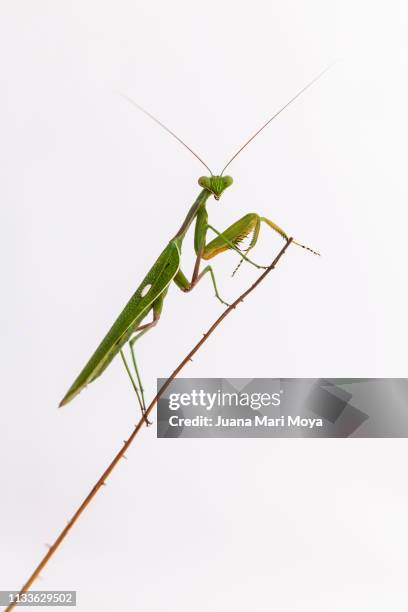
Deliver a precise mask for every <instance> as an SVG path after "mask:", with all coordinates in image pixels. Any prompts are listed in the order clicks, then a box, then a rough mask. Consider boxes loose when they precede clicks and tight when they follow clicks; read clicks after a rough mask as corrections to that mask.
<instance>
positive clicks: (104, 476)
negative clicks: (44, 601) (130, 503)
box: [5, 238, 293, 612]
mask: <svg viewBox="0 0 408 612" xmlns="http://www.w3.org/2000/svg"><path fill="white" fill-rule="evenodd" d="M291 242H293V238H289V239H288V241H287V242H286V243H285V245H284V246H283V248H282V249H281V250H280V251H279V253H278V255H277V256H276V257H275V259H274V260H273V262H272V263H271V265H270V266H269V267H268V268H267V269H266V270H265V271H264V272H263V273H262V274H261V275H260V276H259V278H258V279H257V280H256V281H255V282H254V283H253V285H251V286H250V287H249V289H247V290H246V291H244V293H242V294H241V295H240V296H239V297H238V298H237V299H236V300H235V302H233V303H232V304H230V306H228V308H226V309H225V310H224V312H223V313H222V314H221V315H220V316H219V317H218V319H217V320H216V321H215V322H214V323H213V324H212V325H211V327H210V328H209V330H208V331H207V332H206V333H205V334H204V335H203V337H202V338H201V340H200V341H199V342H197V344H196V345H195V346H194V348H193V349H192V350H191V351H190V352H189V354H188V355H187V356H186V357H185V358H184V359H183V361H182V362H181V363H180V364H179V365H178V366H177V368H176V369H175V370H174V372H173V373H172V374H171V376H169V378H168V379H167V380H166V382H165V383H164V384H163V386H162V387H161V389H160V390H159V391H158V393H157V395H156V396H155V397H154V399H153V400H152V401H151V403H150V405H149V406H148V408H147V410H146V412H145V413H144V415H143V416H142V418H141V419H140V421H139V422H138V423H137V425H136V426H135V428H134V430H133V432H132V433H131V435H130V437H129V438H128V439H127V440H125V441H124V443H123V446H122V447H121V449H120V450H119V452H118V453H117V454H116V455H115V457H114V459H113V460H112V462H111V463H110V464H109V466H108V467H107V468H106V470H105V471H104V472H103V474H102V476H101V477H100V478H99V480H98V481H97V483H96V484H95V486H94V487H93V488H92V489H91V491H90V492H89V493H88V495H87V496H86V497H85V499H84V501H83V502H82V504H81V505H80V506H79V508H78V509H77V511H76V512H75V513H74V514H73V516H72V518H71V519H70V521H69V522H68V523H67V525H66V526H65V527H64V529H63V530H62V531H61V533H60V534H59V536H58V537H57V539H56V540H55V542H54V543H53V544H52V545H51V546H50V547H49V549H48V551H47V553H46V555H45V556H44V557H43V558H42V560H41V561H40V563H39V564H38V565H37V567H36V568H35V570H34V571H33V573H32V574H31V576H30V577H29V579H28V580H27V582H26V583H25V584H24V585H23V586H22V587H21V590H20V592H19V594H20V595H22V594H23V593H26V592H27V591H28V589H29V588H30V587H31V585H32V584H33V582H34V581H35V580H36V579H37V578H38V577H39V575H40V573H41V571H42V570H43V569H44V567H45V566H46V565H47V563H48V561H49V560H50V559H51V557H52V556H53V554H54V553H55V551H56V550H57V548H59V546H60V545H61V544H62V542H63V541H64V539H65V538H66V536H67V535H68V533H69V531H70V530H71V528H72V527H73V526H74V525H75V523H76V522H77V520H78V519H79V517H80V516H81V514H82V513H83V511H84V510H85V508H86V507H87V506H88V505H89V504H90V503H91V501H92V500H93V498H94V497H95V495H96V494H97V492H98V491H99V489H100V488H101V487H102V486H103V485H104V484H105V480H106V479H107V478H108V476H110V474H111V473H112V472H113V470H114V469H115V467H116V465H117V464H118V463H119V461H120V459H122V458H123V457H124V455H125V453H126V451H127V450H128V448H129V446H130V445H131V444H132V442H133V440H134V439H135V438H136V436H137V434H138V433H139V431H140V430H141V429H142V427H143V425H146V419H147V417H148V416H149V414H150V413H151V412H152V410H153V408H154V407H155V405H156V403H157V401H158V400H159V398H160V397H161V396H162V395H163V393H164V392H165V391H166V389H167V388H168V387H169V385H170V384H171V383H172V381H173V380H174V379H175V378H176V376H177V375H178V374H179V372H180V371H181V370H182V369H183V368H184V366H185V365H187V363H188V362H189V361H191V359H192V357H193V355H195V353H197V351H198V350H199V349H200V347H201V346H202V345H203V344H204V342H206V341H207V340H208V338H209V337H210V336H211V334H212V333H213V332H214V331H215V329H216V328H217V327H218V326H219V324H220V323H221V322H222V321H223V320H224V319H225V317H226V316H228V315H229V314H230V313H231V312H232V311H233V310H234V309H235V308H236V307H237V306H238V305H239V303H240V302H242V301H243V300H244V298H246V297H247V295H249V294H250V293H252V291H253V290H254V289H256V287H257V286H258V285H259V284H260V283H261V282H262V281H263V280H264V279H265V278H266V277H267V276H268V274H269V273H270V272H272V270H273V269H274V268H275V266H276V264H277V263H278V261H279V260H280V259H281V257H282V255H284V253H285V252H286V249H287V248H288V246H289V245H290V244H291ZM15 605H16V603H11V604H10V605H9V606H8V607H7V608H6V610H5V612H11V610H13V609H14V607H15Z"/></svg>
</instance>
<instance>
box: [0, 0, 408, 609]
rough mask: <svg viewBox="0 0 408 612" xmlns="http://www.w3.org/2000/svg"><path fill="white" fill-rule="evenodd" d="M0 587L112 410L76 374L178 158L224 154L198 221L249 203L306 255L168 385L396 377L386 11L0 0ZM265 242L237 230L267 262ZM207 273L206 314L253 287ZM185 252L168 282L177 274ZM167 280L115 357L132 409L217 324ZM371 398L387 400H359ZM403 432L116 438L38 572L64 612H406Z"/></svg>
mask: <svg viewBox="0 0 408 612" xmlns="http://www.w3.org/2000/svg"><path fill="white" fill-rule="evenodd" d="M1 13H2V15H1V26H0V28H1V32H0V57H1V61H2V68H1V80H2V91H1V96H0V121H1V142H0V147H1V149H0V150H1V163H0V168H1V170H0V172H1V183H0V191H1V193H0V198H1V251H2V253H1V261H2V273H1V286H2V290H3V291H2V301H1V303H2V347H1V348H2V350H1V354H2V359H3V366H2V370H1V371H2V393H1V413H0V428H1V445H0V487H1V488H0V491H1V524H0V547H1V558H0V589H12V588H14V589H17V588H19V587H20V586H21V583H22V582H23V580H25V579H26V578H27V577H28V575H29V573H30V572H31V570H32V569H33V566H34V564H35V563H36V562H38V561H39V559H40V557H41V556H42V555H43V554H44V552H45V550H46V549H45V543H46V542H51V541H53V539H54V538H55V536H56V535H57V533H58V532H59V530H60V529H61V528H62V527H63V526H64V525H65V522H66V520H67V519H68V518H69V517H70V515H71V514H72V512H73V511H74V510H75V508H76V507H77V505H78V504H79V502H80V501H81V500H82V498H83V497H84V496H85V494H86V493H87V492H88V490H89V489H90V487H91V486H92V485H93V484H94V482H95V481H96V479H97V477H98V476H99V474H100V473H101V471H102V469H103V468H104V467H105V466H106V465H107V463H108V462H109V461H110V459H111V457H112V456H113V454H114V452H115V451H116V450H117V449H118V448H119V446H120V444H121V442H122V439H123V438H125V437H127V435H128V434H129V432H130V430H131V428H132V426H133V423H134V422H135V420H136V419H137V418H138V414H137V408H136V406H135V401H134V398H133V396H132V392H131V390H130V388H129V385H128V381H127V380H126V378H125V376H124V373H123V372H122V365H121V363H120V361H119V360H118V359H116V360H115V361H114V363H113V364H112V366H111V367H110V368H109V369H108V370H107V372H106V373H105V374H104V376H103V377H102V378H101V379H99V380H98V381H97V382H95V383H94V384H92V385H91V386H90V387H89V388H88V389H87V390H86V392H84V393H83V394H81V395H80V396H79V397H78V398H76V399H75V401H74V402H73V403H72V404H70V405H69V406H67V407H66V408H64V409H63V410H57V408H56V406H57V403H58V401H59V400H60V399H61V397H62V395H63V394H64V392H65V391H66V389H67V387H68V386H69V385H70V384H71V382H72V380H73V378H74V377H75V376H76V375H77V373H78V371H79V369H80V368H81V367H82V366H83V364H84V362H85V361H86V360H87V358H88V357H89V356H90V353H91V352H92V351H93V349H94V348H95V346H96V344H97V343H98V342H99V340H100V339H101V337H102V336H103V334H104V333H105V332H106V330H107V328H108V327H109V326H110V325H111V323H112V322H113V320H114V318H115V317H116V315H117V314H118V312H119V311H120V309H121V308H122V306H123V305H124V303H125V302H126V301H127V299H128V298H129V296H130V295H131V293H132V292H133V290H134V289H135V288H136V286H137V285H138V283H139V281H140V280H141V278H142V277H143V275H144V274H145V272H146V271H147V269H148V267H149V266H150V265H151V264H152V263H153V261H154V259H155V257H156V256H157V255H158V254H159V252H160V251H161V249H162V248H163V246H164V245H165V244H166V242H167V240H168V239H169V238H170V237H171V236H172V234H173V233H174V232H175V231H176V230H177V229H178V227H179V225H180V224H181V221H182V219H183V216H184V215H185V213H186V211H187V208H188V207H189V206H190V205H191V203H192V201H193V199H194V198H195V197H196V195H197V193H198V186H197V183H196V181H197V178H198V176H200V175H201V174H202V173H203V169H202V168H201V167H200V165H199V164H198V162H197V161H196V160H195V159H194V158H193V157H192V156H190V155H189V154H188V152H187V151H185V150H184V149H183V148H182V147H180V145H179V144H177V143H176V141H175V140H174V139H172V138H171V137H170V136H168V135H167V134H166V133H165V132H163V131H162V130H161V129H160V128H159V127H158V126H156V125H155V124H154V123H152V122H151V121H150V120H149V119H148V118H146V117H145V116H143V115H142V114H140V113H138V111H136V110H135V109H134V108H132V107H131V106H130V105H129V104H128V103H127V102H126V101H124V100H123V98H121V97H120V96H119V95H118V93H117V92H123V93H125V94H127V95H130V96H133V97H134V98H135V99H136V100H137V101H138V102H139V103H140V104H142V105H144V106H146V107H147V108H148V109H149V110H150V111H151V112H153V113H155V114H157V115H158V116H159V117H160V118H161V119H162V121H164V122H166V123H168V125H169V126H170V127H171V128H172V129H173V130H175V131H176V132H177V133H178V134H179V135H180V136H181V137H182V138H185V139H186V141H187V142H188V143H189V144H190V145H191V146H192V147H193V148H196V149H197V151H198V153H199V154H200V155H202V156H203V157H204V159H205V160H206V161H207V163H208V164H209V165H210V166H211V167H212V168H213V169H214V171H216V170H217V169H220V168H221V167H222V166H223V165H224V163H225V161H226V160H227V159H228V158H229V157H230V156H231V155H232V154H233V153H234V152H235V150H236V149H237V148H238V147H239V146H240V145H241V144H242V142H243V141H244V140H245V139H246V138H248V137H249V136H250V135H251V133H252V132H254V131H255V129H257V128H258V127H259V125H260V124H262V122H264V121H265V120H266V119H267V118H268V116H270V115H271V114H272V113H273V112H274V111H276V110H277V109H278V108H279V107H280V106H281V105H283V104H284V103H285V102H286V101H287V100H288V99H289V98H290V97H291V96H293V95H294V93H296V91H297V90H298V89H300V88H301V87H303V86H304V84H305V83H306V82H307V81H309V80H310V79H311V78H313V77H314V76H315V75H316V74H317V73H318V72H319V71H320V70H321V69H322V68H324V67H325V66H326V65H327V64H329V63H330V62H331V61H332V60H334V59H338V60H339V61H338V63H337V64H336V65H335V66H334V67H333V68H332V69H331V71H330V72H329V73H328V74H327V75H326V76H325V77H324V78H322V79H321V80H320V81H319V82H318V83H317V84H316V85H315V86H314V87H313V88H312V89H310V90H309V91H307V92H306V93H305V94H304V96H303V97H302V98H301V99H299V100H298V101H297V102H296V103H295V104H294V105H293V106H291V107H290V109H288V110H287V111H285V113H284V114H282V115H281V116H280V117H279V119H278V120H277V121H276V122H274V123H273V124H272V125H271V126H270V127H269V128H268V130H267V131H265V132H263V134H262V135H261V136H260V137H259V138H258V139H257V140H256V141H255V142H253V143H252V144H251V146H250V147H249V148H248V149H247V150H246V151H245V153H243V154H242V155H241V156H240V157H239V158H238V159H237V160H236V161H235V162H234V163H233V165H231V167H230V172H231V174H232V176H233V177H234V179H235V182H234V185H233V186H232V187H231V188H230V189H228V190H227V192H225V194H224V196H223V197H222V199H221V201H220V202H219V203H217V202H215V201H214V200H211V201H210V202H209V213H210V220H211V222H212V223H213V224H215V225H216V226H217V227H219V228H224V227H226V226H227V225H229V224H230V223H231V222H232V221H234V220H236V219H237V218H239V217H240V216H242V215H243V214H244V213H246V212H250V211H258V212H259V213H261V214H264V215H267V216H270V217H271V218H272V219H273V220H275V221H276V222H277V223H279V224H280V225H282V226H283V227H284V228H285V229H286V230H287V231H288V233H290V234H293V235H294V236H295V237H297V238H298V239H299V240H300V241H304V242H306V243H308V244H310V245H311V246H314V247H315V248H317V249H318V250H320V251H321V252H322V254H323V257H322V258H321V259H319V258H316V257H313V256H311V255H309V254H307V253H305V252H304V251H302V250H301V249H297V248H296V247H292V248H290V250H289V252H288V254H287V255H286V256H285V259H284V261H283V262H282V264H281V265H280V266H279V269H277V270H276V272H274V273H273V275H271V276H270V277H269V278H268V280H267V281H266V282H265V283H264V284H263V285H262V286H261V287H260V288H259V289H258V290H257V291H256V292H255V293H254V294H253V295H251V297H250V298H248V300H247V301H246V302H245V303H244V304H243V305H242V306H241V307H240V308H239V309H237V310H236V311H235V312H234V314H233V315H232V316H231V317H230V318H229V319H228V320H227V321H225V323H224V324H223V325H222V327H220V328H219V329H218V330H217V333H216V334H215V335H214V336H213V337H212V338H211V340H210V341H209V342H208V343H207V344H206V345H205V347H204V348H203V349H202V350H201V352H200V353H199V355H197V357H196V359H195V361H194V362H193V363H192V364H190V365H189V366H188V368H186V370H185V372H184V375H185V376H195V377H210V376H217V377H219V376H223V377H268V376H270V377H285V376H305V377H307V376H342V377H343V376H373V377H375V376H380V377H387V376H396V377H397V376H406V345H407V327H406V310H407V293H406V289H405V286H404V285H405V282H406V263H407V247H406V227H407V221H408V216H407V195H408V188H407V181H406V167H407V156H406V148H407V141H408V128H407V121H406V110H407V108H408V91H407V87H406V73H407V58H408V39H407V37H406V31H407V26H408V23H407V21H408V20H407V17H408V10H407V7H406V4H405V3H404V2H396V1H394V2H393V1H390V2H387V3H385V2H364V1H363V0H360V1H356V0H355V1H353V2H349V1H345V0H341V1H340V0H339V1H338V2H336V1H335V0H320V1H318V0H310V1H309V2H302V1H300V0H290V1H288V0H285V1H283V0H279V1H278V0H274V1H273V2H267V1H264V2H263V1H261V0H254V1H252V2H247V3H243V2H241V3H240V2H229V1H228V0H207V2H187V1H182V0H175V1H173V2H166V1H165V0H156V1H149V2H141V1H139V0H136V1H135V0H134V1H124V0H119V1H116V2H112V1H110V2H106V1H105V2H102V1H99V2H92V1H90V0H87V1H84V0H82V1H81V2H78V1H72V0H71V1H69V2H68V1H60V2H53V1H45V0H44V1H40V0H39V1H37V2H35V3H33V2H28V1H22V0H21V1H18V0H13V1H7V0H3V2H2V8H1ZM280 246H281V242H280V241H279V239H277V238H276V237H275V236H274V235H273V233H272V232H270V231H269V230H268V229H263V230H262V234H261V241H260V245H259V247H258V248H257V250H256V251H254V258H256V259H257V260H258V261H259V262H262V263H267V262H269V261H270V260H271V259H272V257H273V255H274V253H276V251H277V249H278V248H279V247H280ZM218 259H219V261H218V260H215V268H216V273H217V277H218V281H219V285H220V290H221V292H222V295H223V296H224V297H225V298H226V299H227V300H232V299H233V298H234V296H237V295H238V293H239V291H240V290H242V289H243V288H245V287H246V286H248V284H249V283H250V281H251V280H253V279H254V278H256V276H257V272H256V271H254V270H253V269H251V268H250V267H247V266H243V267H242V268H241V272H240V274H239V275H237V276H236V277H234V279H231V277H230V272H231V271H232V270H233V268H234V267H235V265H236V262H237V258H236V256H235V255H234V254H233V253H230V254H227V255H223V256H222V257H220V258H218ZM192 264H193V256H192V244H191V239H188V240H186V242H185V248H184V263H183V268H184V269H185V271H186V273H188V275H189V274H190V270H191V269H192ZM221 308H222V307H221V306H220V305H219V303H218V302H217V301H216V300H215V299H214V297H213V291H212V288H211V286H210V283H209V280H208V279H207V280H204V281H203V282H202V283H201V285H199V286H198V287H197V288H196V289H195V290H194V292H192V293H191V294H189V295H183V294H182V293H181V292H179V291H178V290H177V289H176V288H174V289H172V290H171V291H170V294H169V296H168V299H167V301H166V304H165V309H164V313H163V317H162V321H161V322H160V325H159V326H158V327H157V328H156V329H155V330H154V331H152V332H151V333H150V334H149V335H148V336H145V338H144V339H143V340H142V341H141V343H140V345H139V347H138V351H139V356H140V363H141V367H142V371H143V377H144V380H145V384H146V389H147V396H148V397H149V398H151V397H152V396H153V394H154V391H155V379H156V377H158V376H162V377H164V376H166V375H167V374H169V373H170V371H172V369H173V368H174V367H175V366H176V365H177V363H178V362H179V361H180V360H181V358H182V357H183V356H184V355H185V353H186V352H187V350H188V349H189V348H191V346H192V344H193V343H194V342H195V341H196V340H198V339H199V337H200V335H201V334H202V332H203V331H205V330H206V329H207V327H208V326H209V324H210V323H211V322H212V321H213V320H214V319H215V318H216V317H217V316H218V314H219V313H220V312H221ZM384 408H385V409H386V406H385V407H384ZM407 459H408V446H407V442H406V441H405V440H399V441H396V440H316V441H312V440H280V441H278V440H179V441H176V440H156V439H155V432H154V428H151V429H150V430H148V431H143V433H142V435H141V436H140V438H138V440H137V443H136V444H135V445H134V447H133V448H132V450H131V451H130V453H129V460H128V461H127V462H122V463H121V464H120V465H119V467H118V468H117V470H116V471H115V472H114V475H113V477H112V478H111V479H110V480H109V484H108V486H107V487H106V488H104V489H103V490H102V491H101V492H100V493H99V494H98V496H97V498H96V499H95V500H94V502H93V503H92V505H91V506H90V507H89V509H88V510H87V511H86V513H85V514H84V515H83V517H82V518H81V520H80V522H79V523H78V525H77V526H76V527H75V528H74V529H73V531H72V532H71V534H70V536H69V538H68V539H67V540H66V542H65V543H64V544H63V546H62V548H61V549H60V550H59V552H58V553H57V554H56V555H55V557H54V558H53V560H52V561H51V562H50V564H49V566H48V567H47V568H46V570H44V572H43V574H42V580H41V582H37V583H36V587H37V588H41V589H76V590H77V591H78V601H79V603H78V608H77V609H78V610H81V611H84V612H85V611H86V612H88V611H90V610H91V611H93V610H95V611H98V612H103V611H108V610H113V609H117V610H119V609H121V610H143V612H152V611H165V612H170V611H176V610H177V611H178V612H182V611H187V610H191V609H194V610H195V611H196V612H202V611H207V610H211V611H217V612H218V611H223V612H224V611H226V610H228V611H229V610H231V611H232V610H234V612H238V611H241V610H242V611H244V610H248V609H251V610H256V611H257V612H264V611H267V610H268V611H269V610H271V609H276V610H279V611H280V612H295V611H296V612H297V611H298V610H302V611H309V610H310V611H312V610H313V612H323V611H325V612H326V611H327V610H330V611H336V612H337V611H339V612H340V611H342V612H343V611H344V610H347V611H348V612H357V611H358V612H362V611H363V610H364V611H366V610H367V611H370V612H372V611H373V610H378V611H380V610H381V611H382V610H385V609H390V610H391V609H392V610H393V611H394V612H399V611H402V610H404V611H405V610H406V609H407V599H408V596H407V593H406V586H405V584H404V582H405V576H406V565H407V561H408V553H407V550H408V538H407V531H406V516H407V510H408V508H407V506H408V496H407V493H406V463H407Z"/></svg>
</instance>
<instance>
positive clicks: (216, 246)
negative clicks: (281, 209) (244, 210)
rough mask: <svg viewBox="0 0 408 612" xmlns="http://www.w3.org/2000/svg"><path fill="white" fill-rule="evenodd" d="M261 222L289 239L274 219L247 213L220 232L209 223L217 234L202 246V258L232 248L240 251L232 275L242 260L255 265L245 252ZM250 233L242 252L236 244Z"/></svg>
mask: <svg viewBox="0 0 408 612" xmlns="http://www.w3.org/2000/svg"><path fill="white" fill-rule="evenodd" d="M261 222H263V223H266V225H268V226H269V227H270V228H271V229H273V230H274V231H275V232H277V233H278V234H279V235H280V236H281V237H282V238H283V239H284V240H289V236H288V235H287V234H286V232H285V231H284V230H283V229H282V228H281V227H279V225H277V224H276V223H274V221H271V220H270V219H268V218H267V217H261V216H260V215H258V214H257V213H248V214H247V215H245V216H244V217H242V218H241V219H239V220H238V221H236V222H235V223H233V224H232V225H230V226H229V227H228V228H227V229H226V230H224V232H222V233H220V232H218V231H217V230H216V229H215V228H213V227H212V226H211V225H208V227H209V228H210V229H212V230H213V231H215V233H217V234H218V236H217V238H214V240H211V242H209V243H208V244H207V245H206V246H205V247H204V249H203V253H202V257H203V259H211V258H212V257H215V256H216V255H218V254H219V253H222V252H224V251H226V250H228V249H231V248H232V249H234V250H235V251H238V252H239V253H241V261H240V262H239V264H238V266H237V267H236V268H235V270H234V272H233V275H234V274H235V272H236V271H237V270H238V268H239V267H240V265H241V263H242V262H243V261H247V262H249V263H251V264H253V265H257V264H254V262H253V261H251V260H250V259H249V258H248V257H247V255H246V254H247V253H248V252H249V251H250V250H251V249H253V248H254V246H255V245H256V243H257V241H258V237H259V232H260V228H261ZM251 233H252V238H251V241H250V243H249V246H248V247H247V248H246V249H245V250H244V252H242V251H241V250H240V249H239V248H238V247H237V245H238V244H239V243H240V242H241V241H242V240H244V238H246V237H247V236H249V235H250V234H251ZM293 243H294V244H297V245H298V246H300V247H302V248H303V249H306V250H308V251H310V252H312V253H314V254H315V255H319V253H317V252H316V251H314V250H313V249H311V248H309V247H307V246H305V245H303V244H300V243H299V242H296V241H293ZM244 253H245V254H244ZM257 267H262V266H257Z"/></svg>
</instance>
